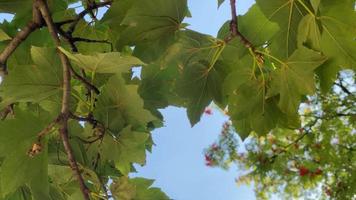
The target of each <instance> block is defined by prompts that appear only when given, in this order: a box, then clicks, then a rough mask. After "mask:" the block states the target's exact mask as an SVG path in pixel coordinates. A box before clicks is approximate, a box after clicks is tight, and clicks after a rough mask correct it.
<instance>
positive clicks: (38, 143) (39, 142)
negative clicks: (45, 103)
mask: <svg viewBox="0 0 356 200" xmlns="http://www.w3.org/2000/svg"><path fill="white" fill-rule="evenodd" d="M60 120H61V116H58V117H57V118H56V119H54V120H53V121H52V122H51V123H50V124H49V125H48V126H47V127H46V128H45V129H43V130H42V131H41V132H39V133H38V135H37V141H36V142H35V143H33V144H32V147H31V149H30V150H28V152H27V154H28V155H29V156H30V157H34V156H36V155H37V154H38V153H40V152H41V150H42V138H43V137H44V136H45V135H47V134H48V133H50V132H51V130H52V129H53V128H54V126H56V125H57V124H58V123H59V122H60Z"/></svg>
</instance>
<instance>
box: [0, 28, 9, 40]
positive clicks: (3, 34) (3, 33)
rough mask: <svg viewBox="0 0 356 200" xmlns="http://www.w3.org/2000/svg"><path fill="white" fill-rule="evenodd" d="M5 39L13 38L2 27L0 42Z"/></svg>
mask: <svg viewBox="0 0 356 200" xmlns="http://www.w3.org/2000/svg"><path fill="white" fill-rule="evenodd" d="M4 40H11V37H10V36H8V35H7V33H5V31H3V30H2V29H0V42H1V41H4Z"/></svg>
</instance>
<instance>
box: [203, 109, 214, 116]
mask: <svg viewBox="0 0 356 200" xmlns="http://www.w3.org/2000/svg"><path fill="white" fill-rule="evenodd" d="M204 113H205V114H207V115H212V114H213V111H212V110H211V108H206V109H205V111H204Z"/></svg>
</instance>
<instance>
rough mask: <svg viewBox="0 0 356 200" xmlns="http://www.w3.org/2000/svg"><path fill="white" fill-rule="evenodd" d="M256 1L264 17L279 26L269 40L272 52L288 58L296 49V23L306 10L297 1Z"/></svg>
mask: <svg viewBox="0 0 356 200" xmlns="http://www.w3.org/2000/svg"><path fill="white" fill-rule="evenodd" d="M302 1H303V2H304V3H305V2H306V1H305V0H302ZM256 2H257V4H258V5H259V6H260V8H261V10H262V12H263V13H264V14H265V16H266V18H267V19H269V20H271V21H273V22H276V23H277V24H278V25H279V28H280V29H279V31H278V32H277V33H276V35H275V36H274V37H273V38H272V39H271V41H270V43H271V44H270V48H271V52H272V54H273V55H275V56H277V57H280V58H283V59H284V58H288V57H289V56H290V55H291V54H292V53H293V52H294V50H295V49H297V42H296V39H297V35H298V32H297V30H298V25H299V23H300V20H301V19H302V18H303V16H304V15H305V14H306V11H305V10H304V8H303V7H302V5H301V4H300V2H299V1H291V0H270V1H265V0H256Z"/></svg>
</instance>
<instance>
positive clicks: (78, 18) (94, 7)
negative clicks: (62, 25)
mask: <svg viewBox="0 0 356 200" xmlns="http://www.w3.org/2000/svg"><path fill="white" fill-rule="evenodd" d="M112 2H113V1H112V0H108V1H104V2H98V3H93V4H91V5H89V6H88V7H87V8H86V9H85V10H83V11H82V12H80V13H79V14H78V15H77V17H76V18H75V19H74V21H73V22H72V24H71V25H70V26H69V28H68V31H67V33H68V34H70V35H72V33H73V32H74V30H75V27H76V26H77V24H78V23H79V21H80V20H81V19H83V18H84V16H85V15H87V14H88V13H90V12H91V11H92V10H94V9H97V8H100V7H104V6H107V5H111V3H112Z"/></svg>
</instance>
